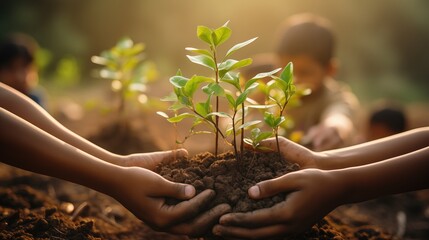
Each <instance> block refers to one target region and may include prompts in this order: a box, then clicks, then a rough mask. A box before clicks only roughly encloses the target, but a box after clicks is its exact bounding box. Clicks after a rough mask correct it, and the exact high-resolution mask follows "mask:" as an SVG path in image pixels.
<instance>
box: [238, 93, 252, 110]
mask: <svg viewBox="0 0 429 240" xmlns="http://www.w3.org/2000/svg"><path fill="white" fill-rule="evenodd" d="M248 94H249V92H243V93H242V94H240V96H238V98H237V100H236V102H235V107H238V106H240V104H242V103H244V101H246V98H247V95H248Z"/></svg>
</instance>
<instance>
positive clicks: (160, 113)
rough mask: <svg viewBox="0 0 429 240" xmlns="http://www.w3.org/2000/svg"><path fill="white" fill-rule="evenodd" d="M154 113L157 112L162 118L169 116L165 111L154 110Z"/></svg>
mask: <svg viewBox="0 0 429 240" xmlns="http://www.w3.org/2000/svg"><path fill="white" fill-rule="evenodd" d="M156 114H158V115H159V116H161V117H163V118H169V116H168V115H167V113H165V112H161V111H158V112H156Z"/></svg>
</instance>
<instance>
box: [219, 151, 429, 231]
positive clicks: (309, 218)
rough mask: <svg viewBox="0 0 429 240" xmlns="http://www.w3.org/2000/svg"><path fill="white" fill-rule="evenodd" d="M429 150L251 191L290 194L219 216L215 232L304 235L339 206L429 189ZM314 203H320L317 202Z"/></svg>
mask: <svg viewBox="0 0 429 240" xmlns="http://www.w3.org/2000/svg"><path fill="white" fill-rule="evenodd" d="M427 169H429V147H424V148H422V149H419V150H416V151H413V152H411V153H407V154H404V155H401V156H398V157H394V158H390V159H387V160H384V161H380V162H377V163H372V164H368V165H364V166H359V167H352V168H345V169H339V170H319V169H306V170H302V171H297V172H293V173H290V174H286V175H284V176H282V177H279V178H276V179H272V180H268V181H263V182H260V183H258V184H257V185H256V186H253V187H251V188H250V189H249V196H250V197H251V198H253V199H261V198H265V197H269V196H272V195H275V194H277V193H279V192H287V193H288V195H287V197H286V199H285V201H283V202H281V203H279V204H277V205H275V206H273V207H272V208H267V209H260V210H256V211H254V212H250V213H233V214H227V215H224V216H222V217H221V219H220V221H219V222H220V225H217V226H215V227H214V229H213V232H214V234H216V235H220V236H223V237H235V238H240V239H242V238H258V239H259V238H272V237H276V236H283V235H286V234H293V233H298V232H302V231H304V230H306V229H308V228H310V227H311V226H312V225H313V224H315V223H316V222H317V221H319V220H320V219H322V218H323V217H324V216H325V215H326V214H328V213H329V212H331V211H332V210H333V209H335V208H336V207H337V206H339V205H342V204H346V203H353V202H360V201H365V200H369V199H372V198H376V197H379V196H383V195H388V194H396V193H401V192H407V191H414V190H419V189H424V188H429V174H427ZM314 199H317V204H315V202H314Z"/></svg>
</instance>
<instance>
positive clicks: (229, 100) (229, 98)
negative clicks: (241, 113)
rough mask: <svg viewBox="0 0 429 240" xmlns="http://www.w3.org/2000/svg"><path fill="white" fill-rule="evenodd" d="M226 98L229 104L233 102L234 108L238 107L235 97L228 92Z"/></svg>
mask: <svg viewBox="0 0 429 240" xmlns="http://www.w3.org/2000/svg"><path fill="white" fill-rule="evenodd" d="M225 96H226V99H227V100H228V102H229V104H231V107H233V108H234V109H236V108H237V107H236V104H235V99H234V97H233V96H232V95H231V94H228V93H226V94H225Z"/></svg>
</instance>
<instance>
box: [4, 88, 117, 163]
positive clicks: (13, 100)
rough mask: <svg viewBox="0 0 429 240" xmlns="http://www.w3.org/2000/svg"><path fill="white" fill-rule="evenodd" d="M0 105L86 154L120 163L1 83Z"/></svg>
mask: <svg viewBox="0 0 429 240" xmlns="http://www.w3.org/2000/svg"><path fill="white" fill-rule="evenodd" d="M0 107H2V108H4V109H6V110H7V111H9V112H12V113H13V114H15V115H17V116H18V117H20V118H22V119H24V120H26V121H28V122H30V123H31V124H33V125H35V126H36V127H38V128H40V129H42V130H43V131H45V132H48V133H49V134H51V135H53V136H55V137H57V138H59V139H61V140H63V141H64V142H66V143H68V144H70V145H72V146H75V147H76V148H79V149H81V150H82V151H85V152H87V153H88V154H91V155H93V156H95V157H97V158H99V159H102V160H104V161H108V162H110V163H113V164H117V165H120V161H118V159H119V158H120V157H119V156H118V155H115V154H113V153H111V152H109V151H106V150H105V149H103V148H101V147H98V146H97V145H95V144H93V143H91V142H89V141H88V140H86V139H84V138H82V137H81V136H79V135H77V134H76V133H74V132H72V131H70V130H69V129H67V128H66V127H64V126H63V125H61V124H60V123H59V122H58V121H56V120H55V119H54V118H53V117H52V116H51V115H49V114H48V113H47V112H46V111H45V110H44V109H43V108H41V107H40V106H38V105H37V104H35V103H34V102H32V101H31V100H30V99H28V98H27V97H26V96H24V95H23V94H21V93H19V92H17V91H15V90H14V89H11V88H10V87H8V86H6V85H4V84H2V83H0Z"/></svg>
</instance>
